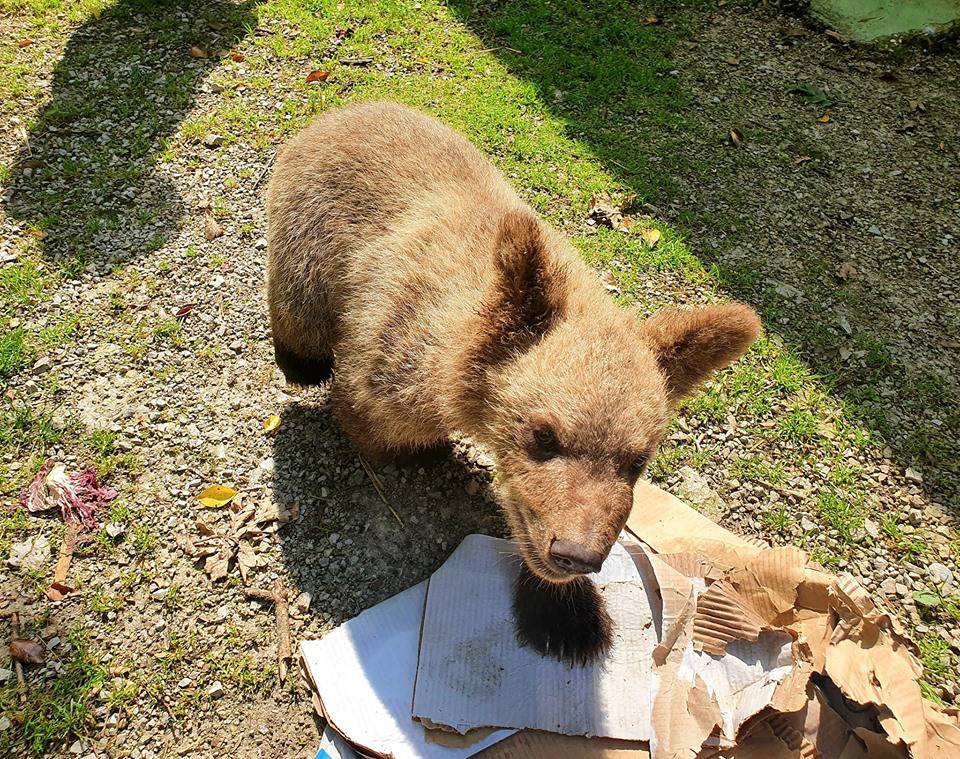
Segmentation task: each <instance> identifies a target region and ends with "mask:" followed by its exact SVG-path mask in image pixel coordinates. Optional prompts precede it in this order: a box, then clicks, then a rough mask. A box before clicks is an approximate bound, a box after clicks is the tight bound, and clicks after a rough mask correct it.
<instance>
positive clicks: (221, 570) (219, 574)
mask: <svg viewBox="0 0 960 759" xmlns="http://www.w3.org/2000/svg"><path fill="white" fill-rule="evenodd" d="M232 558H233V551H232V550H231V549H230V548H229V547H224V548H221V549H220V550H219V551H218V552H217V553H216V554H215V555H213V556H208V557H207V560H206V561H205V562H204V564H203V569H204V571H205V572H206V573H207V574H208V575H210V579H211V580H213V581H214V582H216V581H217V580H222V579H223V578H224V577H226V576H227V574H228V573H229V572H230V560H231V559H232Z"/></svg>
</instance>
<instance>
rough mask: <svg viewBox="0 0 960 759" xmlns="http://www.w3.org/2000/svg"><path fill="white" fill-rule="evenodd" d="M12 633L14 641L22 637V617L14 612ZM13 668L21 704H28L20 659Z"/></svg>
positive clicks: (11, 622)
mask: <svg viewBox="0 0 960 759" xmlns="http://www.w3.org/2000/svg"><path fill="white" fill-rule="evenodd" d="M10 632H11V633H13V640H17V639H18V638H19V637H20V615H19V614H17V612H13V613H12V614H11V615H10ZM13 668H14V670H15V671H16V673H17V693H18V694H19V695H20V703H21V704H25V703H27V680H26V678H25V677H24V676H23V665H22V664H21V663H20V660H19V659H14V660H13Z"/></svg>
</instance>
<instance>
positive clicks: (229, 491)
mask: <svg viewBox="0 0 960 759" xmlns="http://www.w3.org/2000/svg"><path fill="white" fill-rule="evenodd" d="M236 495H237V491H236V490H234V489H233V488H228V487H227V486H226V485H211V486H210V487H208V488H207V489H206V490H204V491H203V492H202V493H201V494H200V495H198V496H197V500H198V501H200V503H201V504H202V505H203V506H205V507H206V508H208V509H216V508H219V507H220V506H226V505H227V504H228V503H230V501H232V500H233V499H234V497H235V496H236Z"/></svg>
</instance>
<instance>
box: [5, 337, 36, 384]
mask: <svg viewBox="0 0 960 759" xmlns="http://www.w3.org/2000/svg"><path fill="white" fill-rule="evenodd" d="M25 334H26V333H25V332H24V330H23V329H22V328H19V327H18V328H16V329H11V330H7V331H5V332H3V333H2V334H0V381H5V380H8V379H10V378H11V377H12V376H13V375H14V374H16V373H17V372H19V371H20V370H21V369H23V368H25V367H26V366H27V365H28V364H29V363H30V354H29V352H28V351H27V344H26V340H25V339H24V338H25Z"/></svg>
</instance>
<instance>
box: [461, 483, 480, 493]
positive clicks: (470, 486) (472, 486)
mask: <svg viewBox="0 0 960 759" xmlns="http://www.w3.org/2000/svg"><path fill="white" fill-rule="evenodd" d="M465 490H466V491H467V495H476V494H477V493H479V492H480V483H479V482H477V481H476V480H470V481H469V482H468V483H467V486H466V488H465Z"/></svg>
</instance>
